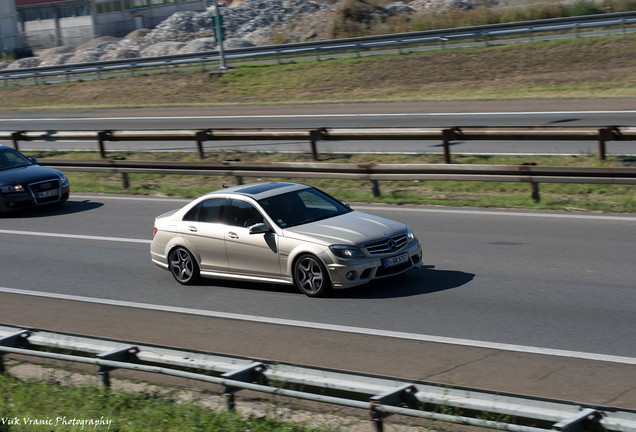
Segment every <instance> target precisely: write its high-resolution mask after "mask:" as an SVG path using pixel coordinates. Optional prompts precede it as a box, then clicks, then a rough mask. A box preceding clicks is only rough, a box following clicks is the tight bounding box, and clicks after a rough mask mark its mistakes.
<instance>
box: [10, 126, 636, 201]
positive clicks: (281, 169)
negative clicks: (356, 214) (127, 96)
mask: <svg viewBox="0 0 636 432" xmlns="http://www.w3.org/2000/svg"><path fill="white" fill-rule="evenodd" d="M3 139H4V140H12V141H13V144H14V147H15V148H16V149H18V147H19V142H20V141H35V140H46V141H55V140H62V139H64V140H86V139H95V140H96V141H97V143H98V144H99V150H100V154H101V156H102V157H103V158H106V148H105V143H106V142H108V141H157V140H167V141H190V140H196V142H197V147H198V151H199V156H200V158H201V159H203V158H204V148H203V143H204V142H205V141H219V140H233V141H235V140H238V141H240V140H247V141H253V140H302V139H306V140H308V141H309V143H310V146H311V152H312V155H313V159H314V160H318V150H317V142H318V141H319V140H440V139H441V140H442V141H443V145H444V159H445V162H446V165H438V164H419V165H413V164H400V165H395V164H389V165H382V164H361V165H356V164H329V163H313V164H312V163H309V164H306V163H269V164H252V163H241V162H223V163H203V162H192V163H184V162H143V161H141V162H140V161H125V160H101V161H100V160H93V161H86V160H61V159H41V160H40V161H39V163H40V164H42V165H46V166H50V167H53V168H57V169H60V170H63V171H80V172H111V173H122V174H123V176H124V187H126V188H127V187H128V174H129V173H136V174H181V175H220V176H234V177H236V178H237V182H238V183H239V184H242V182H243V177H283V178H333V179H349V180H366V181H371V183H372V185H373V194H374V196H379V195H380V188H379V183H378V182H379V181H401V180H402V181H403V180H455V181H489V182H525V183H529V184H530V185H531V194H532V198H533V199H534V200H535V201H539V200H540V196H539V183H586V184H628V185H633V184H636V168H584V167H537V166H532V165H520V166H491V165H450V163H451V157H450V145H449V143H450V141H452V140H484V139H488V140H524V139H532V140H590V139H593V140H598V143H599V155H600V158H601V160H605V158H606V155H605V147H606V141H608V140H631V141H633V140H636V128H634V127H602V128H594V127H590V128H575V127H572V128H564V127H498V128H494V127H454V128H365V129H346V128H319V129H311V130H310V129H206V130H162V131H18V132H10V131H0V140H3Z"/></svg>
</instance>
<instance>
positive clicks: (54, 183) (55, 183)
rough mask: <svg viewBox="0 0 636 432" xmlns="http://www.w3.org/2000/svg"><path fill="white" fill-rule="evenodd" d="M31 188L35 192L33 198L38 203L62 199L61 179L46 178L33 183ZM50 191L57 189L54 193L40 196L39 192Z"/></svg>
mask: <svg viewBox="0 0 636 432" xmlns="http://www.w3.org/2000/svg"><path fill="white" fill-rule="evenodd" d="M29 189H31V192H32V193H33V198H34V199H35V202H36V203H37V204H46V203H50V202H54V201H58V200H59V199H60V180H59V179H54V180H45V181H41V182H37V183H31V184H30V185H29ZM49 191H55V193H54V194H53V195H49V196H46V197H40V196H39V194H41V193H46V192H49Z"/></svg>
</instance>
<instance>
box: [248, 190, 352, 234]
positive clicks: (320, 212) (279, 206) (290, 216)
mask: <svg viewBox="0 0 636 432" xmlns="http://www.w3.org/2000/svg"><path fill="white" fill-rule="evenodd" d="M258 203H259V204H260V205H261V207H263V209H264V210H265V211H266V212H267V214H268V215H269V217H271V218H272V220H273V221H274V222H276V224H277V225H278V226H279V227H281V228H289V227H292V226H296V225H302V224H306V223H311V222H316V221H319V220H323V219H327V218H330V217H334V216H338V215H341V214H344V213H348V212H350V211H351V210H350V209H348V208H347V207H345V205H344V204H342V203H341V202H340V201H338V200H336V199H334V198H332V197H330V196H329V195H327V194H325V193H324V192H321V191H319V190H318V189H313V188H310V189H303V190H299V191H295V192H289V193H286V194H281V195H276V196H273V197H269V198H264V199H262V200H259V201H258Z"/></svg>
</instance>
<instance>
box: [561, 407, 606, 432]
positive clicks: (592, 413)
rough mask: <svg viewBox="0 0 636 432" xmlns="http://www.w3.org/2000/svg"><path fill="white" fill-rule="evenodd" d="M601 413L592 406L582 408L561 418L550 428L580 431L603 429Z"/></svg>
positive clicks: (570, 431)
mask: <svg viewBox="0 0 636 432" xmlns="http://www.w3.org/2000/svg"><path fill="white" fill-rule="evenodd" d="M602 418H603V415H602V414H601V413H600V412H599V411H597V410H595V409H592V408H586V409H582V410H581V411H579V412H578V413H576V414H575V415H573V416H572V417H570V418H567V419H565V420H562V421H560V422H558V423H556V424H554V425H553V426H552V430H555V431H559V432H581V431H584V430H585V431H588V430H603V429H604V428H603V426H602V425H601V419H602Z"/></svg>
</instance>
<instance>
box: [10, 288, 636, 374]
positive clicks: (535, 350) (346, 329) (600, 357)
mask: <svg viewBox="0 0 636 432" xmlns="http://www.w3.org/2000/svg"><path fill="white" fill-rule="evenodd" d="M0 293H7V294H18V295H27V296H33V297H42V298H52V299H57V300H69V301H77V302H84V303H95V304H101V305H108V306H120V307H128V308H135V309H144V310H153V311H160V312H171V313H180V314H187V315H198V316H206V317H211V318H224V319H233V320H240V321H250V322H257V323H263V324H276V325H283V326H289V327H301V328H310V329H314V330H328V331H336V332H343V333H354V334H362V335H368V336H381V337H387V338H393V339H404V340H414V341H422V342H435V343H443V344H450V345H461V346H469V347H475V348H487V349H495V350H500V351H513V352H523V353H529V354H541V355H549V356H555V357H569V358H576V359H584V360H595V361H604V362H611V363H621V364H630V365H636V358H631V357H622V356H613V355H605V354H596V353H585V352H578V351H567V350H558V349H551V348H540V347H529V346H523V345H513V344H504V343H496V342H485V341H476V340H469V339H457V338H449V337H442V336H430V335H421V334H416V333H403V332H396V331H389V330H378V329H368V328H361V327H350V326H341V325H335V324H323V323H314V322H308V321H297V320H288V319H282V318H269V317H261V316H255V315H241V314H234V313H226V312H215V311H208V310H202V309H189V308H182V307H175V306H163V305H154V304H148V303H137V302H128V301H121V300H109V299H100V298H93V297H83V296H74V295H68V294H56V293H47V292H39V291H28V290H21V289H15V288H5V287H0Z"/></svg>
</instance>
